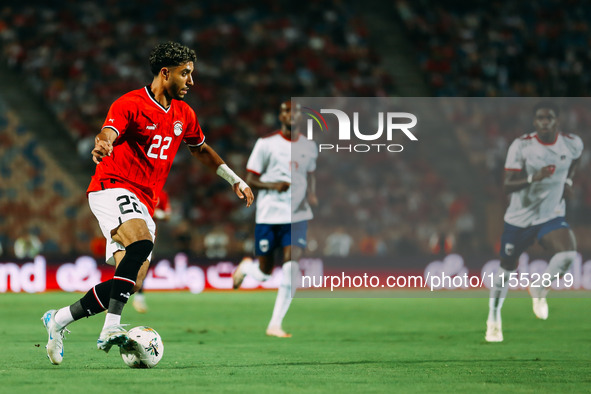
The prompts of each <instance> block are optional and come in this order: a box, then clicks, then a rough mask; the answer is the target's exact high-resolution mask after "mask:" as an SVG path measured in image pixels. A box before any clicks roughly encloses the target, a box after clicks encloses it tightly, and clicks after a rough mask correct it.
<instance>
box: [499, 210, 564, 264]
mask: <svg viewBox="0 0 591 394" xmlns="http://www.w3.org/2000/svg"><path fill="white" fill-rule="evenodd" d="M559 228H570V226H569V225H568V223H567V222H566V220H565V218H564V216H560V217H557V218H554V219H551V220H549V221H547V222H545V223H540V224H536V225H535V226H530V227H525V228H524V227H517V226H513V225H511V224H509V223H507V222H505V226H504V228H503V235H502V236H501V257H502V258H509V259H510V258H515V259H517V258H519V256H521V253H523V252H524V251H525V250H526V249H527V248H528V247H529V246H531V245H532V244H533V243H534V241H535V240H538V241H539V240H540V239H542V237H543V236H544V235H546V234H548V233H549V232H551V231H554V230H557V229H559Z"/></svg>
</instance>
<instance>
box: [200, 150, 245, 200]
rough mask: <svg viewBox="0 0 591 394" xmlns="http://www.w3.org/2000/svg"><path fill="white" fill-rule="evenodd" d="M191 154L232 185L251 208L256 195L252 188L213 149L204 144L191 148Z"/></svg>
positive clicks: (239, 196) (235, 191)
mask: <svg viewBox="0 0 591 394" xmlns="http://www.w3.org/2000/svg"><path fill="white" fill-rule="evenodd" d="M189 149H190V150H191V154H192V155H193V156H194V157H196V158H197V159H198V160H199V161H200V162H201V163H203V164H204V165H205V166H206V167H208V168H210V169H211V170H212V171H215V173H216V174H218V175H219V176H220V177H222V178H224V179H225V180H226V181H227V182H228V183H229V184H230V185H232V189H233V190H234V193H236V195H237V196H238V198H240V199H241V200H245V201H246V206H247V207H250V206H251V204H252V203H253V201H254V194H253V193H252V190H251V189H250V186H248V185H247V184H246V182H244V181H243V180H242V179H240V177H239V176H238V175H236V174H235V173H234V172H233V171H232V170H231V169H230V168H229V167H228V166H227V165H226V163H224V161H223V160H222V158H221V157H220V156H219V155H218V154H217V153H216V151H215V150H213V148H212V147H210V146H209V145H207V144H206V143H203V144H201V145H199V146H195V147H189Z"/></svg>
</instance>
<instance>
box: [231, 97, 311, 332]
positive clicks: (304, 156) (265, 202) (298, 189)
mask: <svg viewBox="0 0 591 394" xmlns="http://www.w3.org/2000/svg"><path fill="white" fill-rule="evenodd" d="M279 120H280V121H281V130H279V131H277V132H275V133H273V134H271V135H269V136H266V137H263V138H259V139H258V140H257V142H256V144H255V146H254V148H253V151H252V153H251V155H250V158H249V159H248V163H247V165H246V169H247V171H248V175H247V178H246V179H247V182H248V184H249V185H250V186H251V187H253V188H255V189H258V196H257V201H256V225H255V255H256V256H257V260H255V261H253V260H252V259H250V258H245V259H244V260H242V262H241V263H240V264H239V265H238V267H237V268H236V270H235V271H234V273H233V275H232V276H233V280H234V288H235V289H237V288H238V287H240V285H241V284H242V281H243V280H244V278H245V277H246V275H249V276H251V277H252V278H254V279H256V280H258V281H265V280H267V279H269V278H270V277H271V275H270V274H271V272H272V270H273V266H274V254H275V251H276V250H277V249H279V248H280V249H281V250H282V263H283V267H282V280H281V285H280V286H279V290H278V292H277V299H276V301H275V307H274V309H273V315H272V317H271V321H270V322H269V325H268V326H267V331H266V333H267V335H269V336H275V337H280V338H289V337H291V334H288V333H286V332H285V331H284V330H283V327H282V323H283V318H284V317H285V314H286V313H287V310H288V309H289V306H290V304H291V299H292V297H293V293H294V292H295V289H296V287H297V284H298V282H299V278H300V269H299V265H298V261H299V259H300V258H301V257H302V254H303V252H304V250H305V248H306V232H307V228H308V221H309V220H310V219H312V217H313V215H312V209H311V207H310V206H311V205H316V204H317V203H318V200H317V198H316V192H315V189H316V185H315V183H316V181H315V177H314V171H315V170H316V158H317V157H318V151H317V148H316V144H315V143H314V142H312V141H310V140H308V139H306V138H305V137H304V136H302V135H301V134H300V132H299V122H300V120H301V113H300V110H299V108H295V109H294V110H293V111H292V106H291V102H290V101H285V102H283V103H282V104H281V106H280V112H279Z"/></svg>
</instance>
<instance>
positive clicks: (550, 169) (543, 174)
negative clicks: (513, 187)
mask: <svg viewBox="0 0 591 394" xmlns="http://www.w3.org/2000/svg"><path fill="white" fill-rule="evenodd" d="M554 171H556V166H555V165H554V164H550V165H548V166H546V167H542V169H541V170H540V171H538V172H536V173H535V174H534V176H533V178H532V180H533V181H535V182H537V181H541V180H542V179H544V178H548V177H549V176H552V174H554Z"/></svg>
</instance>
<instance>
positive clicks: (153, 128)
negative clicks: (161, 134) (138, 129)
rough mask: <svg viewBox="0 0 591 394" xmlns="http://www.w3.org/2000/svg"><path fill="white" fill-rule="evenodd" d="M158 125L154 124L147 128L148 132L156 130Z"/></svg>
mask: <svg viewBox="0 0 591 394" xmlns="http://www.w3.org/2000/svg"><path fill="white" fill-rule="evenodd" d="M157 127H158V123H154V124H152V125H151V126H146V130H156V128H157Z"/></svg>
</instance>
